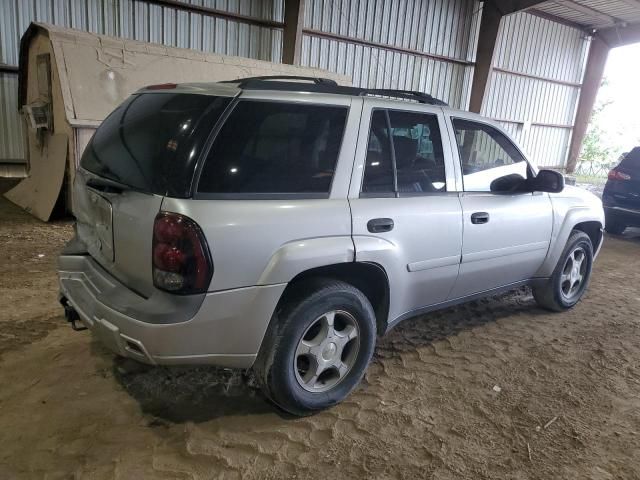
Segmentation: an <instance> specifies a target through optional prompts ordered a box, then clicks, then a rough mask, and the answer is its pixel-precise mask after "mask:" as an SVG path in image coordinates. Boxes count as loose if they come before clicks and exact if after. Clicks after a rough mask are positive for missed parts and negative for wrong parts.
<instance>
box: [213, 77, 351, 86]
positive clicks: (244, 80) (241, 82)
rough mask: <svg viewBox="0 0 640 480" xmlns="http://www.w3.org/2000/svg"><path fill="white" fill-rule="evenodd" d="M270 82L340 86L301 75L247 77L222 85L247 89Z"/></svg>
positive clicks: (332, 82)
mask: <svg viewBox="0 0 640 480" xmlns="http://www.w3.org/2000/svg"><path fill="white" fill-rule="evenodd" d="M270 80H280V81H290V80H305V81H308V82H312V83H313V84H315V85H330V86H335V87H337V86H338V83H337V82H336V81H335V80H332V79H330V78H322V77H305V76H301V75H264V76H262V77H245V78H238V79H237V80H224V81H222V82H220V83H237V84H238V86H239V87H240V88H243V87H245V86H246V85H248V84H250V83H253V82H263V81H270Z"/></svg>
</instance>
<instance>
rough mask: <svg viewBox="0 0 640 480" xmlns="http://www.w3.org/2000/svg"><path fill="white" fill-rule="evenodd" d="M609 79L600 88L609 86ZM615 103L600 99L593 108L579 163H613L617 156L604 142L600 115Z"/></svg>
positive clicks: (604, 79)
mask: <svg viewBox="0 0 640 480" xmlns="http://www.w3.org/2000/svg"><path fill="white" fill-rule="evenodd" d="M607 83H608V82H607V79H606V78H603V80H602V83H601V84H600V88H602V87H605V86H606V85H607ZM612 103H613V101H612V100H609V99H606V98H605V99H603V98H598V101H597V102H596V105H595V106H594V107H593V111H592V112H591V117H590V119H589V126H588V127H587V133H586V134H585V136H584V140H583V142H582V150H581V152H580V157H579V159H578V160H579V162H580V163H583V162H586V163H590V164H591V165H608V164H609V163H611V161H612V157H614V156H616V152H614V151H613V149H612V148H611V147H609V146H607V143H606V141H605V140H604V131H603V130H602V128H601V127H600V124H599V120H600V114H601V113H602V112H603V110H604V109H605V108H607V107H608V106H609V105H611V104H612Z"/></svg>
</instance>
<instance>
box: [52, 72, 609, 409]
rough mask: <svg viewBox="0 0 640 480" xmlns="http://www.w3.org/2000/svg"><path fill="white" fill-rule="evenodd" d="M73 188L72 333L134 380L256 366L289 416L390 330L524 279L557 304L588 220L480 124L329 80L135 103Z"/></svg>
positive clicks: (332, 397)
mask: <svg viewBox="0 0 640 480" xmlns="http://www.w3.org/2000/svg"><path fill="white" fill-rule="evenodd" d="M73 193H74V203H73V211H74V213H75V216H76V218H77V225H76V236H75V238H74V239H73V240H72V241H71V242H70V243H69V244H68V245H67V246H66V247H65V249H64V251H63V252H62V254H61V256H60V259H59V276H60V292H61V293H60V297H61V302H62V304H63V305H64V307H65V312H66V315H67V318H68V319H69V320H70V321H71V322H72V326H74V327H76V325H77V321H80V322H81V323H82V324H84V325H85V326H86V327H89V328H90V329H91V330H93V332H94V334H95V335H96V336H97V337H99V338H100V339H101V340H102V342H104V343H105V344H106V345H107V346H108V347H109V348H110V349H111V350H113V351H114V352H115V353H117V354H118V355H122V356H126V357H130V358H133V359H136V360H139V361H141V362H146V363H149V364H165V365H166V364H202V363H206V364H215V365H220V366H224V367H233V368H250V367H252V368H253V369H254V371H255V373H256V377H257V378H258V381H259V382H260V383H261V385H262V387H263V390H264V392H265V394H266V395H267V396H268V397H269V398H270V399H271V400H272V401H273V402H274V403H276V404H277V405H279V406H280V407H281V408H283V409H285V410H287V411H289V412H292V413H294V414H299V415H302V414H308V413H311V412H314V411H318V410H321V409H323V408H326V407H328V406H330V405H334V404H336V403H337V402H339V401H341V400H342V399H344V398H345V397H346V396H347V395H348V394H349V392H351V391H352V390H353V388H354V387H355V386H356V385H357V384H358V382H359V381H360V380H361V378H362V376H363V374H364V372H365V370H366V368H367V364H368V363H369V361H370V359H371V356H372V354H373V351H374V346H375V342H376V336H377V335H381V334H384V333H385V332H387V331H388V330H389V329H391V328H393V327H394V326H395V325H397V324H398V323H399V322H401V321H402V320H404V319H406V318H409V317H413V316H415V315H418V314H422V313H425V312H429V311H432V310H436V309H440V308H444V307H447V306H450V305H453V304H457V303H460V302H465V301H468V300H471V299H475V298H478V297H481V296H486V295H489V294H495V293H497V292H500V291H504V290H508V289H512V288H514V287H518V286H521V285H526V284H528V285H531V286H532V288H533V292H534V296H535V299H536V300H537V302H538V303H539V304H540V305H541V306H542V307H544V308H547V309H550V310H555V311H562V310H565V309H568V308H571V307H572V306H574V305H575V304H576V303H577V302H578V301H579V300H580V298H581V297H582V295H583V294H584V292H585V290H586V288H587V285H588V283H589V277H590V274H591V267H592V264H593V260H594V258H595V256H596V254H597V252H598V250H599V248H600V246H601V244H602V227H603V225H604V214H603V209H602V204H601V202H600V200H599V199H598V198H596V197H595V196H593V195H591V194H590V193H588V192H586V191H582V190H579V189H576V188H573V187H565V186H564V177H563V176H562V175H560V174H559V173H556V172H553V171H550V170H541V171H538V170H536V168H535V167H534V166H533V165H531V164H530V163H529V162H528V161H527V159H526V157H525V155H524V154H523V153H522V151H521V150H520V148H519V147H518V146H517V145H516V144H515V143H514V142H513V141H512V140H511V139H510V138H509V136H508V135H507V134H506V133H505V132H504V131H503V130H502V129H501V128H500V126H498V125H496V124H495V123H494V122H492V121H490V120H488V119H486V118H483V117H480V116H478V115H474V114H471V113H468V112H463V111H458V110H453V109H450V108H448V107H447V106H446V105H445V104H444V103H443V102H441V101H439V100H436V99H434V98H432V97H431V96H429V95H426V94H421V93H418V92H408V91H391V90H367V89H359V88H353V87H341V86H338V85H336V84H335V83H333V82H331V81H327V80H323V79H302V78H280V77H279V78H271V77H262V78H250V79H243V80H238V81H235V82H230V83H211V84H184V85H175V84H163V85H155V86H150V87H147V88H143V89H142V90H140V91H138V92H136V93H135V94H134V95H132V96H131V97H130V98H129V99H127V100H126V101H125V102H124V103H123V104H122V105H120V106H119V107H118V108H117V109H116V110H115V111H114V112H113V113H112V114H111V115H110V116H109V117H108V118H107V119H106V120H105V121H104V122H103V123H102V125H101V126H100V128H98V130H97V131H96V133H95V135H94V136H93V139H92V140H91V142H90V144H89V145H88V147H87V149H86V151H85V152H84V155H83V158H82V162H81V165H80V167H79V168H78V169H77V171H76V174H75V186H74V192H73Z"/></svg>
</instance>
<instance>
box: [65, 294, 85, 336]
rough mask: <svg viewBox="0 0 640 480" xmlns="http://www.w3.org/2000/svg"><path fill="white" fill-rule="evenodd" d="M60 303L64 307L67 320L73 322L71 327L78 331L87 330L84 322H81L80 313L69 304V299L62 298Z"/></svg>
mask: <svg viewBox="0 0 640 480" xmlns="http://www.w3.org/2000/svg"><path fill="white" fill-rule="evenodd" d="M60 303H61V304H62V306H63V307H64V318H66V319H67V322H69V323H70V324H71V328H73V329H74V330H75V331H76V332H81V331H82V330H86V329H87V327H85V326H84V325H82V322H80V315H78V312H76V309H75V308H73V307H72V306H71V305H70V304H69V301H68V300H67V299H66V298H62V299H61V300H60ZM76 322H78V323H79V325H78V324H76Z"/></svg>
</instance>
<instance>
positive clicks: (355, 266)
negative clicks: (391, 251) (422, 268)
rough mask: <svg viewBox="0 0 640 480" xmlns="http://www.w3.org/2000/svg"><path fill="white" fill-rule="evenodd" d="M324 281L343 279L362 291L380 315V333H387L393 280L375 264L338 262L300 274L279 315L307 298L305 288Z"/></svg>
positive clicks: (286, 293)
mask: <svg viewBox="0 0 640 480" xmlns="http://www.w3.org/2000/svg"><path fill="white" fill-rule="evenodd" d="M322 279H331V280H340V281H342V282H345V283H349V284H350V285H353V286H354V287H356V288H357V289H358V290H360V291H361V292H362V293H363V294H364V295H365V296H366V297H367V299H368V300H369V302H370V303H371V306H372V307H373V311H374V312H375V314H376V326H377V330H378V334H382V333H384V332H385V331H386V328H387V317H388V315H389V280H388V278H387V274H386V272H385V271H384V269H383V268H382V267H381V266H380V265H377V264H375V263H364V262H350V263H337V264H334V265H326V266H323V267H317V268H312V269H310V270H306V271H304V272H302V273H299V274H298V275H296V276H295V277H294V278H293V279H292V280H291V281H290V282H289V284H288V285H287V288H285V290H284V292H283V293H282V296H281V297H280V300H279V301H278V306H277V307H276V312H278V311H279V310H280V309H281V307H282V306H283V304H284V302H286V301H288V300H290V299H291V298H295V297H298V296H301V295H305V292H304V290H305V287H307V286H309V285H310V284H311V285H312V284H313V282H314V281H317V280H322Z"/></svg>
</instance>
